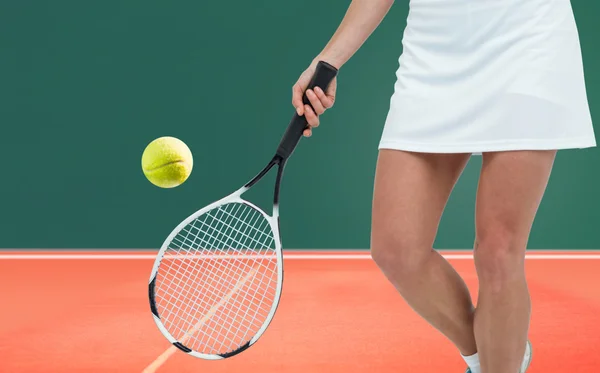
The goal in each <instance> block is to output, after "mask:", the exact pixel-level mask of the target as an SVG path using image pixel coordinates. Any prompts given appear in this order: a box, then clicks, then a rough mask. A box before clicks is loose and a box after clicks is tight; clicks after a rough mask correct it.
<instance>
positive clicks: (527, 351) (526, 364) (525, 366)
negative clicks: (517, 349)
mask: <svg viewBox="0 0 600 373" xmlns="http://www.w3.org/2000/svg"><path fill="white" fill-rule="evenodd" d="M532 356H533V349H532V348H531V342H529V341H527V345H526V346H525V357H524V358H523V363H522V364H521V371H520V372H519V373H525V372H527V369H528V368H529V364H531V357H532ZM465 373H471V369H470V368H467V371H466V372H465Z"/></svg>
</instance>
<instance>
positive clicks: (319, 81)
mask: <svg viewBox="0 0 600 373" xmlns="http://www.w3.org/2000/svg"><path fill="white" fill-rule="evenodd" d="M337 72H338V70H337V69H336V68H335V67H333V66H331V65H330V64H328V63H327V62H324V61H319V63H318V64H317V68H316V69H315V75H313V77H312V79H311V81H310V83H309V84H308V87H307V89H314V88H315V87H319V88H321V89H322V90H323V91H326V90H327V87H329V84H330V83H331V81H332V80H333V78H335V76H336V75H337ZM302 101H303V102H304V104H306V105H310V101H309V100H308V97H306V92H305V93H304V96H303V97H302ZM307 126H308V122H307V121H306V118H305V117H304V116H300V115H298V114H294V117H293V118H292V121H291V122H290V124H289V126H288V128H287V130H286V131H285V133H284V135H283V138H282V139H281V142H280V143H279V147H278V148H277V156H279V157H281V158H282V159H287V158H288V157H289V156H290V155H292V153H293V152H294V149H296V145H298V142H299V141H300V139H301V138H302V133H303V132H304V130H305V129H306V127H307Z"/></svg>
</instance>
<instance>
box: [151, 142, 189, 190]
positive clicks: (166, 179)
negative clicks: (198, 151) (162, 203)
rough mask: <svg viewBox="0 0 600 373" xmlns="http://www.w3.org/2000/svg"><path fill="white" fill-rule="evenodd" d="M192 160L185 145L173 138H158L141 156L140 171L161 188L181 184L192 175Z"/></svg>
mask: <svg viewBox="0 0 600 373" xmlns="http://www.w3.org/2000/svg"><path fill="white" fill-rule="evenodd" d="M193 166H194V159H193V157H192V152H191V151H190V149H189V148H188V147H187V145H185V143H184V142H183V141H181V140H179V139H176V138H174V137H168V136H165V137H159V138H158V139H156V140H154V141H152V142H151V143H150V144H148V146H146V149H144V154H142V169H143V170H144V175H146V178H147V179H148V180H149V181H150V182H151V183H152V184H154V185H156V186H158V187H161V188H174V187H176V186H179V185H181V184H183V183H184V182H185V181H186V180H187V178H188V177H189V176H190V174H191V173H192V167H193Z"/></svg>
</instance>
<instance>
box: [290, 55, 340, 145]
mask: <svg viewBox="0 0 600 373" xmlns="http://www.w3.org/2000/svg"><path fill="white" fill-rule="evenodd" d="M317 63H318V60H315V61H314V62H313V63H312V64H311V65H310V66H309V67H308V69H306V70H305V71H304V72H303V73H302V75H300V78H298V81H297V82H296V84H294V86H293V87H292V105H294V107H295V108H296V112H297V113H298V115H304V116H305V117H306V121H307V122H308V128H307V129H306V130H304V133H303V134H304V136H306V137H310V136H311V135H312V129H313V128H316V127H318V126H319V115H321V114H323V113H324V112H325V110H327V109H329V108H330V107H332V106H333V103H334V101H335V90H336V87H337V80H336V78H334V79H333V80H332V81H331V84H329V87H328V88H327V91H326V92H323V90H322V89H321V88H319V87H316V88H315V89H314V90H312V89H309V90H307V89H306V87H308V84H309V83H310V80H311V78H312V76H313V75H314V73H315V69H316V67H317ZM304 91H306V97H307V98H308V100H309V101H310V105H305V104H304V103H303V102H302V95H303V94H304ZM311 106H312V107H311Z"/></svg>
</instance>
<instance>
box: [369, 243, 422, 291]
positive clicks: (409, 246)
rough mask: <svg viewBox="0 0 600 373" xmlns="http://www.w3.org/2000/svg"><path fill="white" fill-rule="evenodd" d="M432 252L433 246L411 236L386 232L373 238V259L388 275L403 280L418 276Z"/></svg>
mask: <svg viewBox="0 0 600 373" xmlns="http://www.w3.org/2000/svg"><path fill="white" fill-rule="evenodd" d="M431 252H432V249H431V247H426V246H424V245H423V244H422V243H421V242H419V240H417V239H413V238H410V237H409V236H403V235H397V234H396V235H394V234H384V235H380V236H378V237H375V236H373V237H372V238H371V256H372V258H373V261H374V262H375V263H376V264H377V266H378V267H379V268H380V269H381V270H382V272H383V273H384V274H385V275H386V276H388V277H391V276H393V277H394V278H395V279H396V280H399V281H401V282H402V281H409V280H411V279H414V278H417V276H418V275H419V273H420V272H421V270H422V268H423V265H424V263H425V262H426V260H427V258H428V257H429V255H430V254H431Z"/></svg>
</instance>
